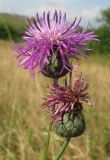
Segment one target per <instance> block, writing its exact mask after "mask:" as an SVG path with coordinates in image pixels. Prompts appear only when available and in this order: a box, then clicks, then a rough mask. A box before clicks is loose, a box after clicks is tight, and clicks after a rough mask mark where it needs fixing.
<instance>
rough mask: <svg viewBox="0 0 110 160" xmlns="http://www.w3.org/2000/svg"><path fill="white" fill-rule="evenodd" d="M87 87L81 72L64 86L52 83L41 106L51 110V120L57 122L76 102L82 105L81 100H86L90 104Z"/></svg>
mask: <svg viewBox="0 0 110 160" xmlns="http://www.w3.org/2000/svg"><path fill="white" fill-rule="evenodd" d="M87 89H88V84H87V83H86V81H85V78H84V76H83V75H82V74H81V75H80V76H78V77H77V78H76V80H75V82H74V84H73V85H67V82H66V83H65V86H64V87H63V86H60V85H58V84H53V85H51V86H50V94H49V95H48V96H47V98H45V102H44V103H43V106H44V107H46V108H48V109H49V110H50V111H52V118H53V121H54V122H58V121H59V120H60V119H61V117H62V115H63V114H64V113H66V112H69V111H71V110H73V109H74V107H75V106H76V105H77V104H80V105H81V106H82V103H83V102H87V103H88V104H89V105H91V101H90V96H89V94H88V92H87Z"/></svg>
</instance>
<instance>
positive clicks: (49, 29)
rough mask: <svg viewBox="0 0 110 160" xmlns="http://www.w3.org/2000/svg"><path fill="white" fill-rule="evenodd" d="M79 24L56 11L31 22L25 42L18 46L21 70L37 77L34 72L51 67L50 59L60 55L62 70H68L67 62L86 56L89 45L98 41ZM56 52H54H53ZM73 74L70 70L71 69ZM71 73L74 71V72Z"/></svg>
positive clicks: (75, 19) (25, 35) (37, 16)
mask: <svg viewBox="0 0 110 160" xmlns="http://www.w3.org/2000/svg"><path fill="white" fill-rule="evenodd" d="M80 21H81V18H80V19H79V20H77V18H76V17H75V18H74V20H73V22H72V23H71V24H70V23H69V22H68V21H67V19H66V13H64V15H62V14H61V12H60V11H59V12H57V11H56V10H55V12H54V14H53V15H50V12H48V13H47V14H46V13H45V12H44V13H43V15H42V16H39V15H38V13H37V14H36V17H34V18H32V19H30V20H29V19H28V22H29V27H27V29H26V31H25V33H24V35H23V39H24V42H22V43H20V44H18V45H17V47H16V49H17V52H18V56H17V57H18V59H19V66H23V67H24V68H26V69H29V70H30V72H31V74H32V75H33V76H34V69H35V68H37V67H38V70H39V72H41V71H42V70H43V69H44V66H45V65H47V64H49V56H53V55H56V54H58V53H60V56H61V59H62V62H63V66H62V67H63V68H68V66H70V65H69V61H67V59H70V58H77V55H85V52H86V51H89V50H90V49H89V48H87V47H86V45H87V43H88V42H91V41H93V40H97V39H96V35H95V34H94V32H89V31H87V30H88V27H85V28H83V29H82V30H81V28H80V26H79V25H80ZM54 48H55V49H54ZM68 70H70V68H68ZM71 70H72V69H71Z"/></svg>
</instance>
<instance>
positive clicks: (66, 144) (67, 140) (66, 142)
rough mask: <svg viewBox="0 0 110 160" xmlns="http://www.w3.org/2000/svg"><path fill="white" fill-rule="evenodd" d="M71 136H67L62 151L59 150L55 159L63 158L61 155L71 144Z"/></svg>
mask: <svg viewBox="0 0 110 160" xmlns="http://www.w3.org/2000/svg"><path fill="white" fill-rule="evenodd" d="M69 141H70V138H66V139H65V141H64V143H63V145H62V147H61V149H60V151H59V152H58V154H57V156H56V159H55V160H59V159H60V158H61V156H62V155H63V153H64V152H65V149H66V148H67V146H68V144H69Z"/></svg>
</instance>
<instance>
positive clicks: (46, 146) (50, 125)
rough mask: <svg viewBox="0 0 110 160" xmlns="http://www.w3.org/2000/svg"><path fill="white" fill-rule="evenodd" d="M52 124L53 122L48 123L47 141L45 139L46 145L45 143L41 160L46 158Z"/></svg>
mask: <svg viewBox="0 0 110 160" xmlns="http://www.w3.org/2000/svg"><path fill="white" fill-rule="evenodd" d="M52 125H53V123H52V122H51V123H50V124H49V130H48V137H47V141H46V145H45V151H44V156H43V157H44V158H43V160H47V159H48V154H47V153H48V148H49V142H50V136H51V130H52Z"/></svg>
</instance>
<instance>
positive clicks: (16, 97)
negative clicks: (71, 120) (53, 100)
mask: <svg viewBox="0 0 110 160" xmlns="http://www.w3.org/2000/svg"><path fill="white" fill-rule="evenodd" d="M109 58H110V56H109V55H106V56H104V55H99V54H95V55H94V53H92V56H89V58H88V60H84V59H82V61H81V66H80V71H81V72H83V73H84V74H85V75H86V78H87V81H88V82H89V83H90V93H91V95H92V99H93V102H94V105H93V107H92V108H91V107H89V106H86V105H85V106H84V115H85V119H86V123H87V124H86V125H87V129H86V131H85V133H84V134H83V135H82V136H80V137H77V138H73V139H71V142H70V144H69V146H68V148H67V150H66V152H65V154H64V156H63V158H62V160H109V159H110V61H109ZM17 63H18V62H17V60H16V58H15V51H14V48H13V42H8V41H0V160H42V155H43V150H44V147H45V141H46V138H47V129H48V123H49V121H50V119H49V113H47V111H46V110H44V109H43V108H42V107H41V106H40V105H41V103H42V102H43V100H42V98H43V97H44V96H45V94H47V92H48V89H47V85H48V84H50V83H51V80H50V81H49V80H48V78H45V77H43V75H41V74H38V73H36V78H35V80H33V79H32V78H31V77H30V74H29V72H28V71H27V70H24V69H19V68H18V67H17ZM80 71H79V72H80ZM74 74H77V73H74ZM74 74H73V79H74ZM61 81H64V78H63V79H62V80H61ZM62 142H63V139H62V138H61V137H59V136H57V135H56V134H55V132H54V131H52V134H51V141H50V146H49V154H48V157H49V160H54V159H55V155H56V153H57V151H58V150H59V147H60V145H61V143H62Z"/></svg>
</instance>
